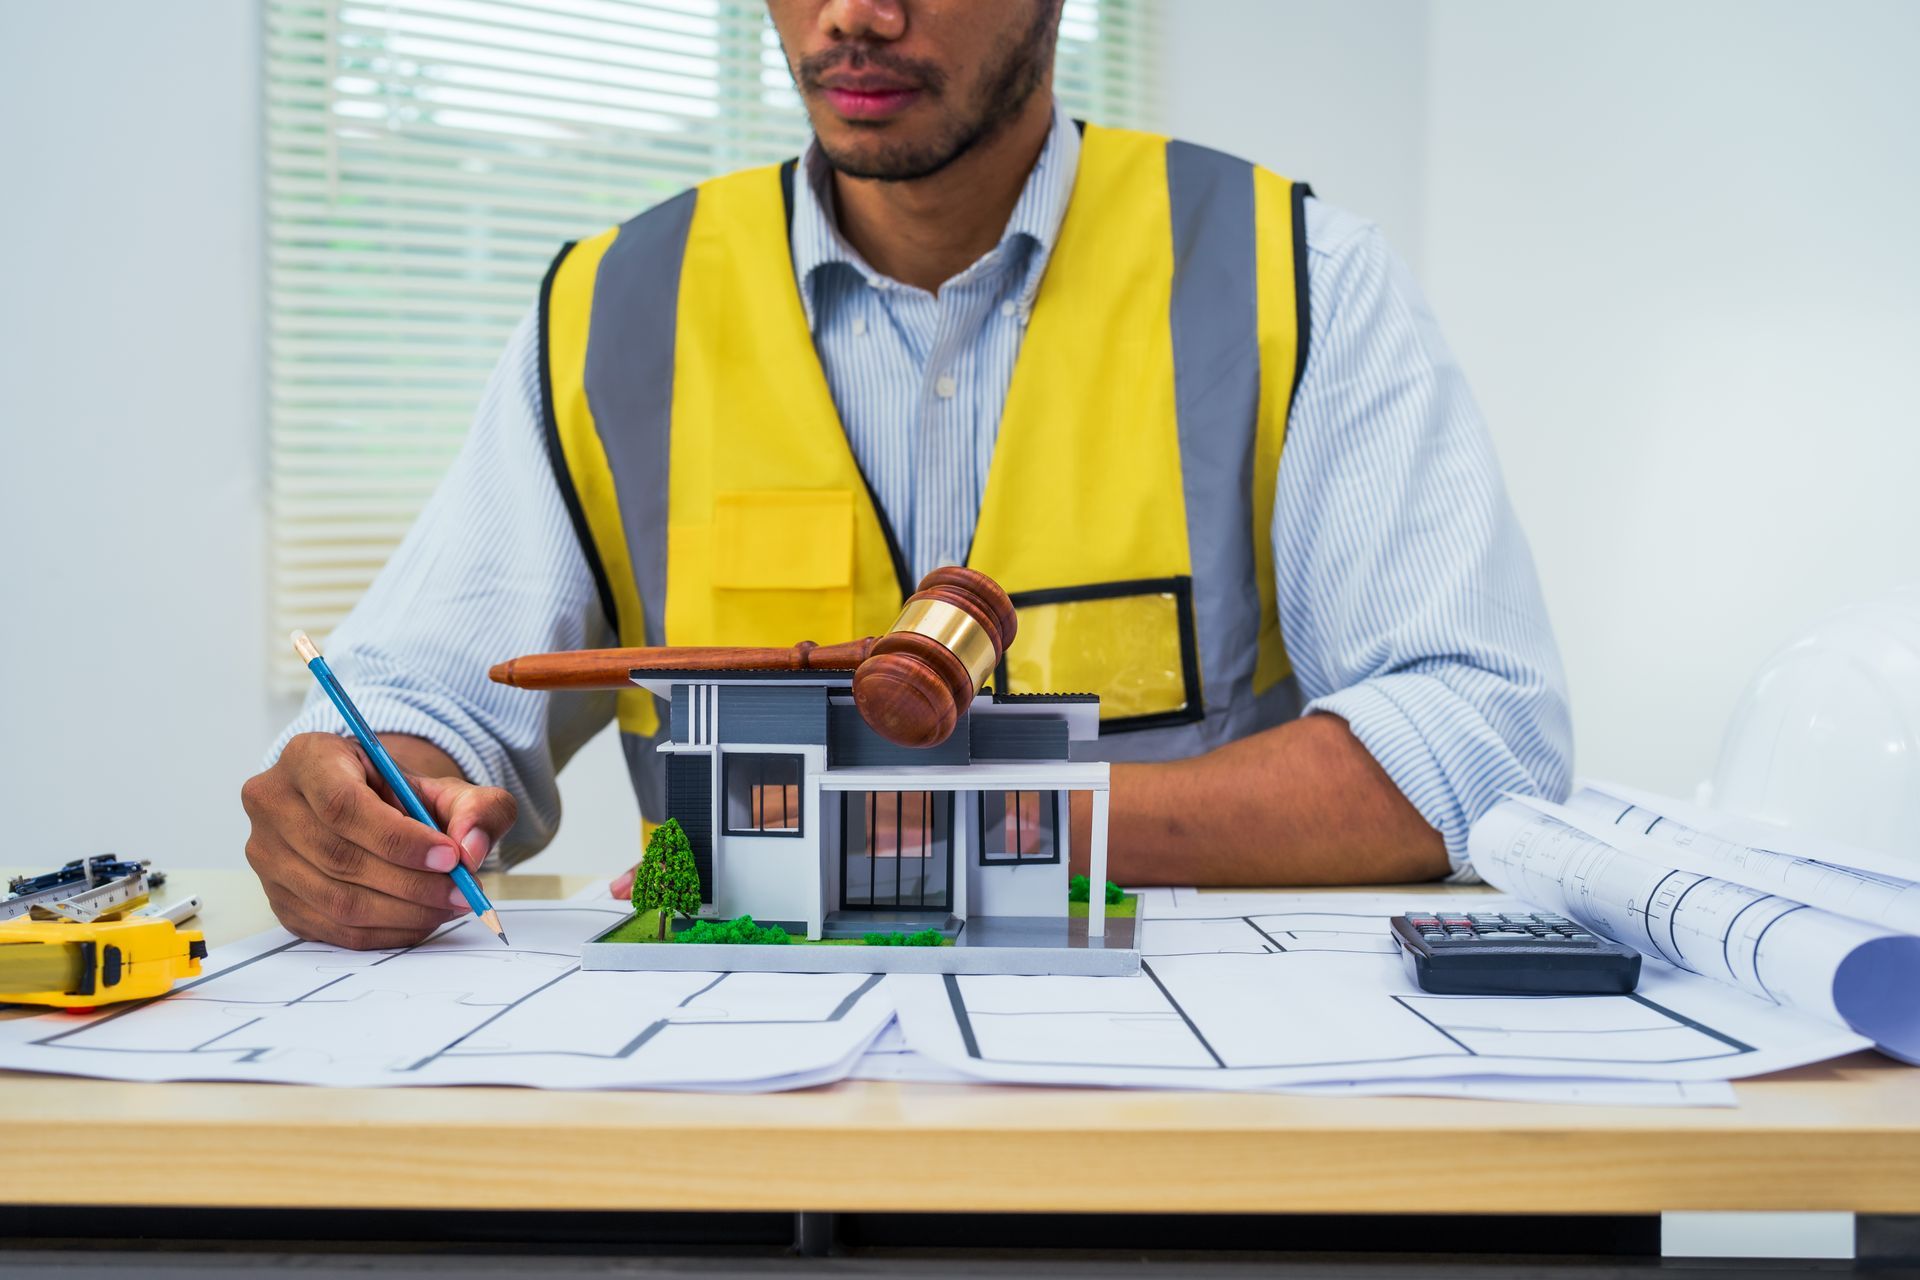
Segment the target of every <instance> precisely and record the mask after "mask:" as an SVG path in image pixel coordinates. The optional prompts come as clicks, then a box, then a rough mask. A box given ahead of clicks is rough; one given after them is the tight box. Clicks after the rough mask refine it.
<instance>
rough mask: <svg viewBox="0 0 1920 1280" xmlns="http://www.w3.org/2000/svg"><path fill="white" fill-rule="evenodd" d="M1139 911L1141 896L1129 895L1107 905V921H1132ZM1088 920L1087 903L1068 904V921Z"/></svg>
mask: <svg viewBox="0 0 1920 1280" xmlns="http://www.w3.org/2000/svg"><path fill="white" fill-rule="evenodd" d="M1139 910H1140V897H1139V895H1138V894H1132V893H1129V894H1127V895H1126V896H1125V897H1123V898H1121V899H1120V901H1118V902H1113V903H1109V904H1108V905H1107V919H1109V920H1131V919H1133V917H1134V916H1135V915H1137V914H1138V913H1139ZM1086 918H1087V904H1086V903H1084V902H1069V903H1068V904H1067V919H1069V920H1085V919H1086Z"/></svg>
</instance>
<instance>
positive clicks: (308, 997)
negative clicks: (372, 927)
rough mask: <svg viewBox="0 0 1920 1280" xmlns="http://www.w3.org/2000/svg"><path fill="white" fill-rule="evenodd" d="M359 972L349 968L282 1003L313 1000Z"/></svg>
mask: <svg viewBox="0 0 1920 1280" xmlns="http://www.w3.org/2000/svg"><path fill="white" fill-rule="evenodd" d="M368 967H369V968H371V967H372V966H371V965H369V966H368ZM358 972H360V970H358V969H349V970H347V972H345V973H343V974H341V975H340V976H339V977H337V978H335V979H334V980H333V981H332V982H323V983H321V984H320V985H319V986H317V987H315V988H314V989H313V990H311V991H309V992H306V993H305V994H304V995H297V996H295V997H294V998H293V999H291V1000H285V1001H282V1002H281V1003H283V1004H285V1005H287V1006H288V1007H289V1008H291V1007H292V1006H294V1005H296V1004H302V1003H305V1002H306V1001H308V1000H311V999H313V997H315V996H317V995H319V994H320V993H321V992H322V991H325V990H326V989H327V988H328V987H331V986H333V985H334V984H335V983H339V982H345V981H346V980H347V979H348V978H351V977H352V976H353V975H354V974H356V973H358ZM207 1003H209V1004H211V1003H213V1002H212V1001H208V1002H207ZM320 1003H321V1004H352V1003H353V1002H352V1001H351V1000H322V1001H321V1002H320Z"/></svg>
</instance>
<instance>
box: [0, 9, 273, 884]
mask: <svg viewBox="0 0 1920 1280" xmlns="http://www.w3.org/2000/svg"><path fill="white" fill-rule="evenodd" d="M248 15H249V6H248V5H247V4H246V3H244V0H226V2H224V3H201V4H190V5H183V4H168V5H156V4H150V3H141V2H140V0H115V2H111V3H91V4H85V5H71V4H52V3H29V4H8V5H5V6H0V119H4V120H5V121H6V122H7V123H6V125H5V127H4V128H0V174H5V175H6V178H5V181H4V188H5V195H4V196H0V253H4V255H5V262H6V270H5V272H4V279H5V282H6V284H5V288H4V290H0V431H4V433H5V435H4V438H5V461H4V464H0V545H4V546H5V548H6V553H7V554H6V571H5V580H4V591H5V594H4V604H3V605H0V608H4V616H5V619H6V621H5V624H4V626H0V797H4V801H5V805H4V807H5V811H6V814H7V822H8V827H9V840H8V850H7V853H6V855H5V859H4V860H5V861H6V862H8V863H16V862H18V863H35V864H48V863H52V862H54V861H56V860H63V859H65V858H69V857H75V856H79V855H80V854H83V853H92V852H99V851H102V850H107V849H114V850H123V851H126V852H128V853H139V854H152V855H154V856H156V857H162V858H166V859H169V860H171V861H173V862H174V863H175V864H181V863H191V864H196V865H238V863H239V859H240V844H241V841H242V840H243V838H244V824H243V823H242V822H241V820H240V806H239V800H238V788H239V785H240V781H241V779H243V778H244V777H245V776H246V775H247V774H248V773H250V772H251V771H252V769H253V767H254V766H255V765H256V763H257V761H258V759H259V754H260V750H261V748H262V746H263V745H264V743H265V740H266V737H267V735H268V733H269V732H270V726H271V725H272V723H273V720H274V716H273V715H272V714H271V711H270V708H269V705H268V699H267V696H266V692H265V690H266V669H265V654H264V650H263V647H262V634H261V631H262V619H263V618H264V616H265V608H266V591H265V580H266V574H265V559H264V554H263V545H262V538H263V534H264V528H265V526H264V515H263V504H262V498H261V494H262V479H261V478H262V474H263V466H264V450H265V439H264V432H263V431H262V429H261V426H260V421H261V413H260V406H261V397H262V387H263V381H262V368H261V361H262V351H261V306H260V277H261V264H260V235H261V231H260V213H259V210H260V163H259V145H258V136H259V125H258V117H259V112H258V110H257V108H256V105H255V104H256V103H257V101H258V96H257V94H256V91H255V85H256V74H257V73H256V67H255V61H256V60H255V56H254V50H255V46H256V44H257V43H258V37H257V35H256V33H255V29H254V27H253V25H252V23H251V21H250V19H249V16H248Z"/></svg>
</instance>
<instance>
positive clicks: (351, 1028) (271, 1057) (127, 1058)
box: [0, 900, 893, 1091]
mask: <svg viewBox="0 0 1920 1280" xmlns="http://www.w3.org/2000/svg"><path fill="white" fill-rule="evenodd" d="M499 909H500V916H501V922H502V923H503V924H504V925H505V926H506V929H507V933H508V935H509V936H510V937H511V938H512V939H513V945H512V946H510V947H503V946H501V945H500V943H499V941H498V940H497V939H495V938H494V937H493V935H492V934H490V933H489V932H487V930H486V929H485V927H484V926H482V925H480V924H479V923H478V922H477V921H475V920H472V919H466V920H462V921H459V922H456V923H454V924H451V925H449V926H447V927H446V928H445V929H442V930H441V931H440V932H438V933H436V934H435V935H434V936H433V937H432V938H430V939H428V940H427V941H426V942H424V943H421V944H420V945H419V946H416V947H408V948H406V949H404V950H397V951H343V950H340V949H339V948H336V947H330V946H325V945H322V944H319V943H312V942H302V941H300V940H299V939H297V938H295V937H293V935H291V934H288V933H284V932H282V931H279V930H274V931H271V932H269V933H266V934H263V935H260V936H259V937H257V938H253V939H250V940H249V941H247V942H244V943H240V944H238V945H236V946H232V947H223V948H220V949H219V950H217V951H215V952H214V953H213V955H211V956H210V957H208V961H207V964H206V968H205V973H204V974H203V975H202V976H201V977H199V978H197V979H195V980H193V981H191V982H186V983H182V984H181V985H180V986H179V987H177V988H176V989H175V990H174V992H173V994H172V995H170V996H168V997H166V998H165V999H162V1000H156V1001H151V1002H148V1003H144V1004H135V1005H125V1006H121V1007H119V1008H116V1009H112V1010H109V1011H107V1012H104V1013H100V1014H96V1015H90V1016H75V1015H72V1014H66V1013H57V1014H48V1015H42V1016H39V1017H29V1018H18V1019H14V1020H11V1021H8V1022H5V1023H0V1067H7V1068H13V1069H17V1070H27V1071H47V1072H55V1073H61V1074H76V1075H99V1076H111V1077H113V1078H116V1079H123V1080H253V1081H272V1082H282V1083H293V1084H324V1085H353V1086H368V1085H435V1084H499V1085H537V1086H542V1087H546V1088H648V1089H666V1088H698V1089H702V1090H708V1091H757V1090H762V1089H771V1088H794V1087H799V1086H803V1085H809V1084H818V1083H824V1082H827V1081H832V1080H839V1079H842V1078H843V1077H845V1075H846V1074H847V1072H848V1070H849V1069H850V1068H851V1067H852V1065H853V1063H854V1062H855V1061H856V1060H857V1059H858V1058H859V1057H860V1055H861V1054H862V1053H863V1052H864V1051H865V1050H866V1048H867V1046H868V1045H869V1044H870V1043H872V1041H873V1039H874V1037H875V1036H876V1035H878V1034H879V1032H880V1030H881V1028H883V1027H885V1026H886V1025H887V1022H888V1021H889V1019H890V1018H891V1017H892V1014H893V1010H892V1006H891V1005H889V1004H888V1003H887V999H886V996H885V993H884V992H883V991H882V990H881V989H880V986H879V979H878V978H875V977H871V976H867V975H862V974H772V973H769V974H750V973H740V974H714V973H649V974H623V973H586V972H582V971H581V969H580V963H579V956H580V944H581V943H582V942H583V941H585V940H586V939H587V938H590V937H592V936H593V935H594V934H596V933H598V932H600V931H601V930H603V929H605V928H606V927H607V926H608V925H610V924H612V923H615V922H616V921H618V920H621V919H624V918H625V916H626V915H627V909H626V908H625V907H623V906H621V905H619V904H615V903H612V902H607V901H605V900H602V901H601V902H599V903H592V904H588V903H580V904H571V903H569V904H561V903H548V904H534V903H524V904H519V903H506V904H502V905H500V908H499Z"/></svg>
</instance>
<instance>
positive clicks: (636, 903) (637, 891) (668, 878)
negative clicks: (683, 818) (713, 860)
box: [633, 818, 700, 941]
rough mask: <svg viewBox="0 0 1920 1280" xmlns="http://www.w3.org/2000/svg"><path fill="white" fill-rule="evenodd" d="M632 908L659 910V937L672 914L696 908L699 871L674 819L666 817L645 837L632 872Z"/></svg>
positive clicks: (661, 936) (698, 905) (695, 911)
mask: <svg viewBox="0 0 1920 1280" xmlns="http://www.w3.org/2000/svg"><path fill="white" fill-rule="evenodd" d="M633 909H634V910H635V911H656V912H658V913H659V920H660V932H659V934H658V935H657V936H658V937H659V938H660V939H661V940H662V941H664V940H665V939H666V936H667V924H668V922H669V921H671V920H672V919H673V917H674V916H676V915H681V916H691V915H694V914H696V913H698V912H699V910H700V871H699V869H698V868H697V867H695V866H694V865H693V846H692V845H691V844H689V843H688V842H687V833H686V832H685V831H684V830H683V829H682V828H681V826H680V823H679V822H678V821H677V820H676V819H673V818H668V819H667V820H666V821H665V822H663V823H661V824H660V825H659V826H657V827H655V828H654V829H653V834H652V835H650V836H648V837H647V848H646V852H645V853H643V854H641V855H640V867H639V869H638V870H637V871H635V872H634V875H633Z"/></svg>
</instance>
